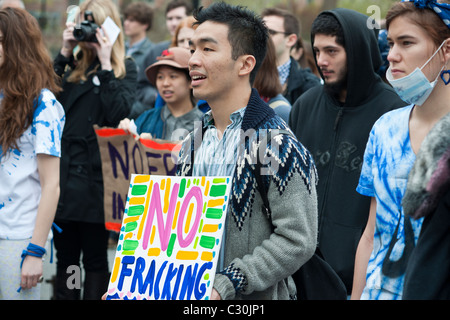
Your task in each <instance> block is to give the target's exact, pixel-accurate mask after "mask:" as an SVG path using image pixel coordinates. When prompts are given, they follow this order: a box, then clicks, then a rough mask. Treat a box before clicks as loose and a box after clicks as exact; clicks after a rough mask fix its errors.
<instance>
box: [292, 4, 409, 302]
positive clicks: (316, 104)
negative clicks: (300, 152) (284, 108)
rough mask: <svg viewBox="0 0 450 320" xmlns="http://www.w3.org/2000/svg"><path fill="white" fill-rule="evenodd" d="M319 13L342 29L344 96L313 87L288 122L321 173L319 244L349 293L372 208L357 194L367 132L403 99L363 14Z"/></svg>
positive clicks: (368, 200) (337, 10)
mask: <svg viewBox="0 0 450 320" xmlns="http://www.w3.org/2000/svg"><path fill="white" fill-rule="evenodd" d="M322 14H332V15H334V16H335V17H336V18H337V19H338V21H339V22H340V24H341V26H342V28H343V31H344V37H345V50H346V54H347V70H348V73H347V98H346V100H345V103H343V104H341V103H340V102H339V101H338V100H337V99H336V98H335V97H333V96H330V95H329V94H328V93H327V91H325V89H324V86H319V87H315V88H312V89H310V90H309V91H308V92H306V93H305V94H303V95H302V96H301V97H300V98H299V99H298V101H297V102H296V103H295V104H294V105H293V108H292V111H291V115H290V119H289V125H290V127H291V128H292V130H293V131H294V133H295V134H296V135H297V138H298V139H299V141H300V142H301V143H302V144H303V145H304V146H305V147H306V148H307V149H308V150H309V151H310V152H311V153H312V155H313V157H314V160H315V162H316V166H317V170H318V174H319V184H318V188H317V191H318V197H319V199H318V200H319V248H320V250H321V252H322V254H323V256H324V258H325V260H326V261H327V262H328V263H329V264H330V265H331V266H332V267H333V268H334V269H335V271H336V272H337V273H338V274H339V275H340V277H341V278H342V280H343V281H344V283H345V285H346V287H347V290H348V292H349V293H350V291H351V287H352V283H353V269H354V261H355V253H356V248H357V245H358V243H359V239H360V237H361V235H362V232H363V230H364V228H365V225H366V222H367V218H368V214H369V206H370V198H369V197H365V196H362V195H360V194H358V193H357V192H356V187H357V185H358V181H359V176H360V173H361V167H362V163H363V157H364V151H365V148H366V144H367V140H368V138H369V133H370V130H371V129H372V125H373V124H374V122H375V121H376V120H377V119H378V118H379V117H380V116H381V115H383V114H384V113H385V112H387V111H390V110H392V109H394V108H398V107H401V106H404V105H405V103H404V102H403V101H402V100H401V99H400V98H399V97H398V96H397V94H396V93H395V92H394V90H393V89H392V88H391V87H390V86H389V85H387V84H385V83H384V82H383V81H382V80H381V78H380V77H379V76H378V75H377V74H376V70H378V68H379V67H380V65H381V56H380V52H379V49H378V43H377V38H376V36H375V32H374V31H373V30H370V29H368V28H367V27H366V21H367V16H365V15H363V14H359V13H357V12H355V11H353V10H348V9H335V10H332V11H326V12H324V13H322ZM312 41H313V44H314V38H313V37H312Z"/></svg>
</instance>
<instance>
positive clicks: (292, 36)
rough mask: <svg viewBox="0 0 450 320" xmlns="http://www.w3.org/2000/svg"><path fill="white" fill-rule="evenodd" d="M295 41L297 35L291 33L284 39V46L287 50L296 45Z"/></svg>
mask: <svg viewBox="0 0 450 320" xmlns="http://www.w3.org/2000/svg"><path fill="white" fill-rule="evenodd" d="M297 39H298V37H297V35H296V34H295V33H291V34H290V35H289V36H287V38H286V46H288V47H289V48H292V47H293V46H295V44H296V43H297Z"/></svg>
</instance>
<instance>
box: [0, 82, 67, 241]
mask: <svg viewBox="0 0 450 320" xmlns="http://www.w3.org/2000/svg"><path fill="white" fill-rule="evenodd" d="M2 99H3V94H1V93H0V103H1V100H2ZM64 123H65V115H64V109H63V107H62V106H61V104H60V103H59V102H58V101H57V100H56V98H55V96H54V95H53V94H52V93H51V92H50V91H49V90H47V89H44V90H42V92H41V95H40V96H39V98H38V104H37V107H36V109H35V111H34V114H33V122H32V124H31V125H30V126H29V127H28V128H27V130H26V131H25V132H24V133H23V134H22V136H21V137H20V138H19V140H18V142H17V145H18V147H19V150H17V149H11V150H9V152H8V153H6V152H2V151H3V150H2V149H1V146H0V239H14V240H19V239H20V240H23V239H28V238H31V236H32V235H33V230H34V223H35V220H36V214H37V208H38V205H39V200H40V196H41V186H40V182H39V181H40V180H39V173H38V168H37V157H36V156H37V154H47V155H51V156H55V157H60V156H61V135H62V131H63V127H64Z"/></svg>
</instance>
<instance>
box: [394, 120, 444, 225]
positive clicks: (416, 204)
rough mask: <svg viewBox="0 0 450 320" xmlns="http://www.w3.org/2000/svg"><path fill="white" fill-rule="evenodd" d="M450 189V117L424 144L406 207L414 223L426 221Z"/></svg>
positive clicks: (412, 178) (441, 123) (412, 172)
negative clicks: (423, 218)
mask: <svg viewBox="0 0 450 320" xmlns="http://www.w3.org/2000/svg"><path fill="white" fill-rule="evenodd" d="M449 187H450V113H448V114H447V115H445V116H444V117H443V118H442V119H441V120H439V122H438V123H437V124H436V125H435V126H434V127H433V128H432V129H431V130H430V132H429V133H428V135H427V137H426V138H425V140H424V141H423V142H422V146H421V147H420V150H419V153H418V155H417V158H416V161H415V163H414V166H413V168H412V169H411V172H410V174H409V179H408V184H407V188H406V193H405V196H404V197H403V201H402V205H403V209H404V210H405V214H407V215H410V216H412V217H413V218H414V219H419V218H421V217H425V216H427V215H428V214H430V213H431V212H433V210H434V209H436V206H437V204H438V202H439V199H440V197H441V196H442V195H443V193H444V192H445V191H447V190H448V188H449Z"/></svg>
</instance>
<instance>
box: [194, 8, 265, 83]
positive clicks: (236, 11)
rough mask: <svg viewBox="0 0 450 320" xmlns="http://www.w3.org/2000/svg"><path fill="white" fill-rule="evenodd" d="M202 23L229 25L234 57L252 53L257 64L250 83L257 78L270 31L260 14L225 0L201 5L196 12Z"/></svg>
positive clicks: (199, 22) (198, 19)
mask: <svg viewBox="0 0 450 320" xmlns="http://www.w3.org/2000/svg"><path fill="white" fill-rule="evenodd" d="M194 17H195V19H196V20H197V22H196V24H198V25H200V24H202V23H203V22H206V21H212V22H217V23H223V24H225V25H227V26H228V28H229V30H228V41H229V42H230V45H231V48H232V52H231V55H232V58H233V59H234V60H236V59H237V58H238V57H240V56H242V55H247V54H248V55H252V56H254V57H255V59H256V65H255V68H254V69H253V71H252V73H251V74H250V83H253V81H254V80H255V76H256V73H257V72H258V69H259V67H260V66H261V63H262V61H263V60H264V57H265V56H266V52H267V40H268V37H269V33H268V31H267V27H266V25H265V24H264V22H263V20H262V19H261V17H260V16H258V15H256V14H255V13H254V12H253V11H251V10H249V9H247V8H246V7H243V6H233V5H229V4H226V3H224V2H219V3H214V4H212V5H211V6H209V7H208V8H204V7H201V8H199V9H198V10H197V11H196V12H194Z"/></svg>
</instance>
